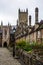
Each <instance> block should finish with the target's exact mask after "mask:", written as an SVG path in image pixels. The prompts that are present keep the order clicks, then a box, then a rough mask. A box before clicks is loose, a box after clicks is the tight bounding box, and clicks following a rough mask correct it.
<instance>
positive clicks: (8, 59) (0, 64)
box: [0, 48, 21, 65]
mask: <svg viewBox="0 0 43 65" xmlns="http://www.w3.org/2000/svg"><path fill="white" fill-rule="evenodd" d="M0 65H21V64H20V63H19V61H17V59H14V58H13V57H12V55H11V54H10V52H9V50H8V49H6V48H0Z"/></svg>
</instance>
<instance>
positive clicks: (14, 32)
mask: <svg viewBox="0 0 43 65" xmlns="http://www.w3.org/2000/svg"><path fill="white" fill-rule="evenodd" d="M14 56H15V28H14V30H13V57H14Z"/></svg>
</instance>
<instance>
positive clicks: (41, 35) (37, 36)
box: [15, 7, 43, 43]
mask: <svg viewBox="0 0 43 65" xmlns="http://www.w3.org/2000/svg"><path fill="white" fill-rule="evenodd" d="M38 13H39V10H38V8H37V7H36V8H35V24H34V26H32V24H31V15H29V17H28V10H26V12H21V11H20V9H19V14H18V15H19V16H18V25H17V28H16V32H15V38H16V42H19V41H20V40H26V42H30V43H32V42H37V43H43V20H41V21H40V22H39V19H38ZM28 18H29V25H28V24H27V23H28Z"/></svg>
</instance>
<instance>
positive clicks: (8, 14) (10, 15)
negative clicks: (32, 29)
mask: <svg viewBox="0 0 43 65" xmlns="http://www.w3.org/2000/svg"><path fill="white" fill-rule="evenodd" d="M36 7H38V8H39V21H40V20H41V19H43V0H0V24H1V21H3V24H4V25H5V24H6V25H7V24H8V22H9V23H10V24H12V25H16V20H17V18H18V9H19V8H20V9H21V10H24V9H26V8H28V14H29V15H31V16H32V24H34V22H35V19H34V18H35V8H36Z"/></svg>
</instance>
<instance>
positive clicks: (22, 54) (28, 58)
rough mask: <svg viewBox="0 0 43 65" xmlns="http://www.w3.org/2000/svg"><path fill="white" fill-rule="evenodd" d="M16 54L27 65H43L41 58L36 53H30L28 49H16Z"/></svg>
mask: <svg viewBox="0 0 43 65" xmlns="http://www.w3.org/2000/svg"><path fill="white" fill-rule="evenodd" d="M16 55H17V56H18V57H19V58H20V59H21V61H22V62H23V63H25V65H43V62H41V60H40V61H39V58H38V57H37V56H36V55H34V54H33V55H32V54H28V53H27V52H26V51H23V50H22V49H16Z"/></svg>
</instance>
